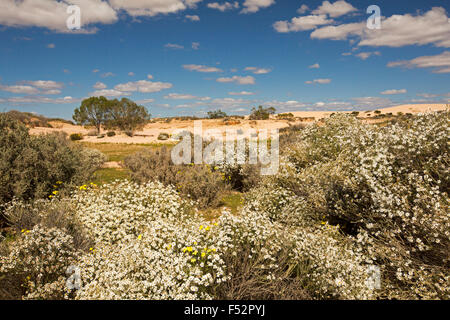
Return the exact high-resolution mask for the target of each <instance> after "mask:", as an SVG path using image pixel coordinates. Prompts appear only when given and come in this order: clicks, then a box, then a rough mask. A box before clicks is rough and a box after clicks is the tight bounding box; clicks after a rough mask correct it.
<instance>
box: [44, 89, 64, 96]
mask: <svg viewBox="0 0 450 320" xmlns="http://www.w3.org/2000/svg"><path fill="white" fill-rule="evenodd" d="M60 93H61V90H58V89H50V90H45V91H43V92H42V94H48V95H54V94H60Z"/></svg>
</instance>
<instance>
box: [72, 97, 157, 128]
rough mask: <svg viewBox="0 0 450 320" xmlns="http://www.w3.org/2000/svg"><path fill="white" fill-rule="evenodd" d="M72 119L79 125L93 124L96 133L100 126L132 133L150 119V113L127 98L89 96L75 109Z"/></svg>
mask: <svg viewBox="0 0 450 320" xmlns="http://www.w3.org/2000/svg"><path fill="white" fill-rule="evenodd" d="M73 119H74V120H75V122H76V123H77V124H79V125H91V126H95V128H96V129H97V133H98V134H99V133H100V130H101V127H102V126H104V127H105V128H108V129H115V128H117V129H119V130H122V131H127V132H130V133H133V132H134V131H135V130H136V129H138V128H140V127H142V126H144V125H145V124H146V123H147V122H148V120H150V114H149V113H148V111H147V109H146V108H145V107H144V106H139V105H137V104H136V103H135V102H133V101H131V100H130V99H127V98H122V100H118V99H114V100H108V99H107V98H105V97H91V98H88V99H85V100H83V101H82V103H81V106H80V107H79V108H77V109H75V111H74V115H73Z"/></svg>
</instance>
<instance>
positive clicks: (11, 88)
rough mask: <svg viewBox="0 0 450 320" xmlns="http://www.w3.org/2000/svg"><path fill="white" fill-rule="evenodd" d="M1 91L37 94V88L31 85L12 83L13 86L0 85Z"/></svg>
mask: <svg viewBox="0 0 450 320" xmlns="http://www.w3.org/2000/svg"><path fill="white" fill-rule="evenodd" d="M0 90H1V91H6V92H12V93H21V94H37V93H39V90H38V89H36V88H34V87H32V86H25V85H13V86H3V85H0Z"/></svg>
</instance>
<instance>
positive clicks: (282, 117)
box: [277, 112, 295, 121]
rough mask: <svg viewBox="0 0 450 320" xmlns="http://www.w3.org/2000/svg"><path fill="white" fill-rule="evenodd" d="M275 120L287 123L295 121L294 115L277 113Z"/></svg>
mask: <svg viewBox="0 0 450 320" xmlns="http://www.w3.org/2000/svg"><path fill="white" fill-rule="evenodd" d="M277 119H278V120H289V121H293V120H295V117H294V114H292V113H290V112H289V113H279V114H277Z"/></svg>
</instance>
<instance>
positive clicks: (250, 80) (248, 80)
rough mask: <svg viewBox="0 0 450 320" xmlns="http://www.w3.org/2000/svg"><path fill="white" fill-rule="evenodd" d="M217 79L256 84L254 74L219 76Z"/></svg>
mask: <svg viewBox="0 0 450 320" xmlns="http://www.w3.org/2000/svg"><path fill="white" fill-rule="evenodd" d="M216 81H217V82H222V83H230V82H235V83H237V84H255V78H253V77H252V76H247V77H240V76H233V77H231V78H218V79H217V80H216Z"/></svg>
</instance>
